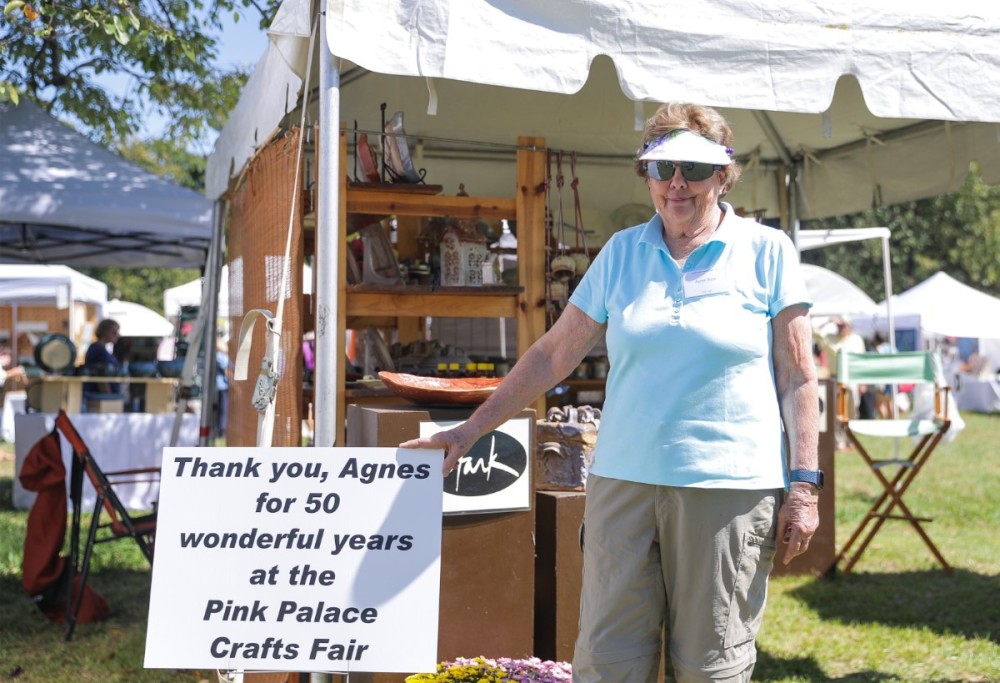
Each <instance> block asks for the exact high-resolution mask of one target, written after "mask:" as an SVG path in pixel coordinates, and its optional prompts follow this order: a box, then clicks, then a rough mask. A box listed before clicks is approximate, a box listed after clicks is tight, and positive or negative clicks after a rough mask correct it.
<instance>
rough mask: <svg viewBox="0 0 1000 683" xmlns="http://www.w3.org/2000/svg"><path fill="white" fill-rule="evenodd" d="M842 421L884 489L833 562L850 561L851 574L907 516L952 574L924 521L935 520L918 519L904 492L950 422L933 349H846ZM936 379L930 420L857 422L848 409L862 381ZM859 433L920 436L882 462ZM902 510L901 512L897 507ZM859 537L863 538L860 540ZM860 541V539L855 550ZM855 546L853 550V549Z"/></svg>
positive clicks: (841, 366) (842, 361) (841, 388)
mask: <svg viewBox="0 0 1000 683" xmlns="http://www.w3.org/2000/svg"><path fill="white" fill-rule="evenodd" d="M837 380H838V382H837V388H838V394H837V421H838V422H839V423H840V426H841V427H842V428H843V430H844V434H845V435H846V436H847V438H848V440H849V441H850V442H851V443H852V444H853V445H854V447H855V448H856V449H857V451H858V453H859V454H860V455H861V457H862V458H863V459H864V461H865V463H867V465H868V467H869V469H871V471H872V473H873V474H874V475H875V477H876V479H878V481H879V483H880V484H881V486H882V493H881V495H879V497H878V498H876V499H875V502H874V503H873V504H872V506H871V508H870V509H869V510H868V512H867V513H866V514H865V516H864V518H863V519H862V520H861V522H860V523H859V524H858V526H857V528H856V529H855V530H854V532H853V533H852V534H851V536H850V538H849V539H848V541H847V543H845V544H844V546H843V548H841V550H840V553H839V554H838V555H837V557H836V559H835V560H834V566H837V565H838V564H839V563H840V562H841V560H846V563H845V565H844V567H843V571H844V572H850V571H851V569H853V568H854V565H856V564H857V562H858V560H859V559H860V558H861V556H862V554H864V552H865V550H866V549H867V548H868V545H869V544H870V543H871V541H872V539H873V538H875V535H876V534H877V533H878V531H879V530H880V529H881V528H882V525H883V524H885V521H886V520H888V519H896V520H904V521H906V522H908V523H909V524H910V526H912V527H913V528H914V530H915V531H916V532H917V534H918V535H919V536H920V538H921V539H922V540H923V542H924V544H925V545H926V546H927V547H928V549H929V550H930V551H931V553H932V554H933V555H934V557H935V559H937V561H938V562H939V563H940V564H941V566H942V567H943V568H944V570H945V573H947V574H951V573H952V568H951V565H949V564H948V562H947V560H945V558H944V555H942V554H941V551H940V550H939V549H938V547H937V546H936V545H935V544H934V542H933V541H931V539H930V536H928V535H927V532H926V531H925V530H924V528H923V524H924V523H926V522H930V521H932V520H931V519H930V518H929V517H917V516H916V515H914V514H913V512H912V510H910V508H909V506H907V504H906V503H905V502H903V495H904V494H905V493H906V491H907V489H909V488H910V485H911V484H912V483H913V481H914V479H916V477H917V475H918V474H919V473H920V471H921V469H922V468H923V467H924V465H925V464H926V463H927V460H928V459H929V458H930V456H931V453H933V452H934V450H935V449H936V448H937V446H938V444H940V442H941V439H942V437H944V435H945V433H946V432H947V431H948V428H949V427H950V426H951V420H950V419H949V417H948V392H949V387H947V386H944V385H941V384H939V383H938V382H936V381H935V377H934V359H933V356H932V354H931V352H908V353H895V354H877V353H841V354H840V356H839V357H838V375H837ZM927 383H933V384H934V386H935V391H934V415H933V416H932V417H931V418H930V419H923V420H911V419H892V420H857V419H852V417H851V415H850V414H849V413H848V410H849V407H848V406H849V403H848V400H847V398H848V396H847V394H848V392H850V391H851V388H852V387H853V386H855V385H857V384H879V385H883V384H927ZM859 434H861V435H867V436H875V437H891V438H895V439H898V440H901V439H903V438H917V439H918V440H917V442H916V445H915V446H914V447H913V449H912V450H911V451H910V453H909V455H908V456H906V457H901V458H893V459H885V460H878V459H875V458H873V457H872V456H871V454H870V453H869V452H868V450H867V449H866V448H865V446H864V444H863V443H862V442H861V440H860V439H859V438H858V436H859ZM893 467H895V468H896V470H895V473H894V474H892V475H891V476H887V475H886V473H885V472H883V470H885V469H888V468H893ZM896 510H898V513H896V512H895V511H896ZM859 541H860V542H859ZM855 543H858V545H857V547H856V548H855V547H854V545H855ZM852 548H853V553H852V552H851V551H852Z"/></svg>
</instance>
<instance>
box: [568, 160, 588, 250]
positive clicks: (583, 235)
mask: <svg viewBox="0 0 1000 683" xmlns="http://www.w3.org/2000/svg"><path fill="white" fill-rule="evenodd" d="M569 172H570V175H571V176H573V182H571V183H570V187H572V188H573V213H574V218H573V220H575V221H576V246H578V247H583V253H584V254H586V255H587V257H588V258H589V257H590V252H589V251H588V250H587V231H586V230H584V229H583V211H582V210H581V209H580V179H579V178H578V177H577V176H576V152H570V155H569Z"/></svg>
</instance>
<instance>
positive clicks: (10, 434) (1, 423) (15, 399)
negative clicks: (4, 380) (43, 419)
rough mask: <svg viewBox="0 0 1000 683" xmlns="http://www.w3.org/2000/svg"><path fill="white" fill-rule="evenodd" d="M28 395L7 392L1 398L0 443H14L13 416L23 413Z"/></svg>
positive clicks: (21, 392)
mask: <svg viewBox="0 0 1000 683" xmlns="http://www.w3.org/2000/svg"><path fill="white" fill-rule="evenodd" d="M27 400H28V394H27V393H26V392H24V391H8V392H7V393H6V394H4V397H3V417H2V418H0V441H6V442H7V443H14V416H15V415H21V414H23V413H24V411H25V408H24V405H25V402H26V401H27Z"/></svg>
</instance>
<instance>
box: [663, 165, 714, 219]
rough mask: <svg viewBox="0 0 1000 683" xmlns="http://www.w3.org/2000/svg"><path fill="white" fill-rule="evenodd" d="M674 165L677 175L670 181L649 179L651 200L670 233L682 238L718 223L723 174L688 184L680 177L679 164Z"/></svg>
mask: <svg viewBox="0 0 1000 683" xmlns="http://www.w3.org/2000/svg"><path fill="white" fill-rule="evenodd" d="M674 163H675V165H676V168H675V170H674V175H673V176H672V177H671V178H670V179H669V180H655V179H654V178H650V177H648V176H647V178H646V186H647V187H648V188H649V197H650V199H652V201H653V207H654V208H655V209H656V212H657V213H658V214H660V218H661V219H662V220H663V224H664V226H666V228H667V230H668V231H669V232H675V233H678V234H683V233H685V232H686V229H687V228H689V227H697V226H698V225H701V224H708V223H711V222H712V221H716V220H717V218H716V217H717V215H718V205H719V198H720V197H721V196H722V171H716V172H715V173H713V174H712V175H711V176H710V177H708V178H707V179H705V180H687V179H686V178H684V176H683V175H681V169H680V162H674Z"/></svg>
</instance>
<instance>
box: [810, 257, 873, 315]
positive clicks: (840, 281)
mask: <svg viewBox="0 0 1000 683" xmlns="http://www.w3.org/2000/svg"><path fill="white" fill-rule="evenodd" d="M802 274H803V276H804V277H805V280H806V289H807V290H808V292H809V297H810V298H811V299H812V302H813V307H812V309H810V311H809V313H810V315H811V316H812V317H813V318H814V319H816V318H822V317H832V316H844V317H853V316H858V315H874V314H875V313H876V312H877V311H878V304H876V303H875V300H874V299H872V298H871V297H870V296H868V295H867V294H865V292H864V290H862V289H861V288H860V287H858V286H857V285H856V284H854V283H853V282H851V281H850V280H848V279H847V278H845V277H844V276H843V275H838V274H837V273H835V272H833V271H832V270H828V269H826V268H823V267H821V266H814V265H812V264H809V263H803V264H802Z"/></svg>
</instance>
